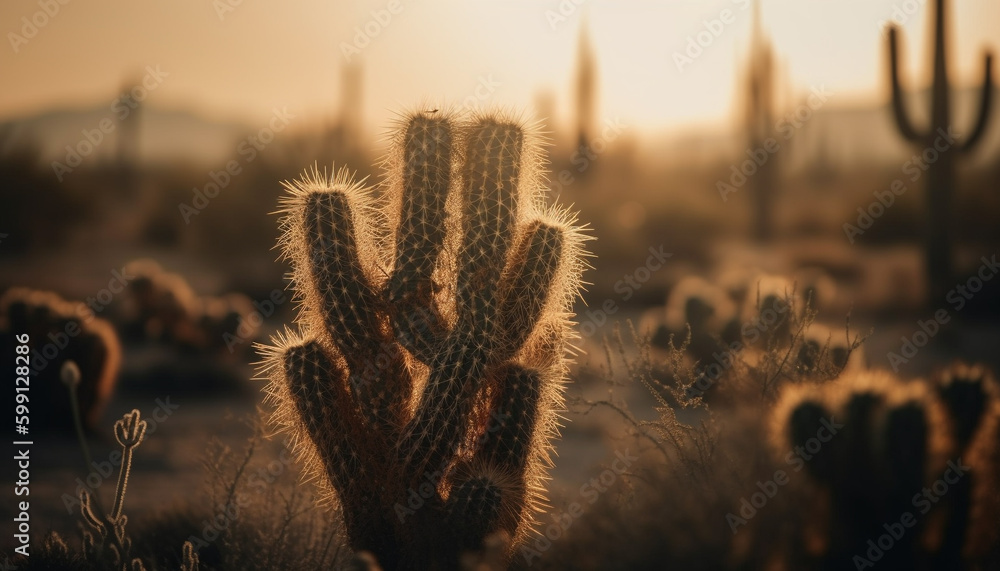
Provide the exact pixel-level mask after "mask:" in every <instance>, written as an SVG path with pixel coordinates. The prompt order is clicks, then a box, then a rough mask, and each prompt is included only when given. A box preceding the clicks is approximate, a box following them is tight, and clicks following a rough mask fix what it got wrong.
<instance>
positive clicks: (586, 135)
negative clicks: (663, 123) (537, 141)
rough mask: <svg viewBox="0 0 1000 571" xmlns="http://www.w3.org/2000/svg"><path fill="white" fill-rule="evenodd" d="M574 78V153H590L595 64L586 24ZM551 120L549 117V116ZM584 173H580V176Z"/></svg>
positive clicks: (592, 129)
mask: <svg viewBox="0 0 1000 571" xmlns="http://www.w3.org/2000/svg"><path fill="white" fill-rule="evenodd" d="M576 57H577V62H576V77H575V78H574V80H575V90H574V93H573V96H574V100H575V106H576V109H575V110H576V152H579V153H588V154H589V153H590V152H591V151H590V145H591V144H592V143H593V142H594V141H593V137H594V130H595V125H594V113H595V109H596V106H597V62H596V58H595V56H594V48H593V46H592V45H591V42H590V34H589V32H588V30H587V23H586V21H584V23H583V24H582V25H581V26H580V37H579V39H578V40H577V47H576ZM549 120H551V115H550V116H549ZM584 172H585V171H583V172H581V173H580V174H581V175H582V174H583V173H584Z"/></svg>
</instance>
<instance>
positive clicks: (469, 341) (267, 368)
mask: <svg viewBox="0 0 1000 571" xmlns="http://www.w3.org/2000/svg"><path fill="white" fill-rule="evenodd" d="M392 149H393V150H392V151H391V152H390V155H389V157H388V159H387V164H388V169H387V173H388V176H387V181H386V184H385V187H386V189H387V198H388V200H384V201H382V202H381V203H376V202H375V200H374V199H373V198H372V196H371V195H370V193H369V192H368V190H366V189H364V188H363V187H362V186H361V184H359V183H356V182H354V181H353V180H352V178H351V177H350V176H349V175H348V174H347V173H346V171H344V170H343V169H341V170H340V171H339V172H336V173H331V174H330V175H327V174H326V173H325V172H324V173H323V174H320V173H319V172H318V171H317V169H316V168H315V167H314V168H313V169H312V170H311V171H310V172H306V173H305V174H304V175H303V177H302V178H301V179H299V180H296V181H294V182H291V183H286V184H285V186H286V188H287V189H288V190H289V191H290V195H289V196H288V197H287V198H286V199H285V202H284V209H283V213H284V218H283V221H282V229H283V237H282V241H281V245H282V247H283V251H284V255H285V257H286V258H287V259H289V260H290V261H291V262H292V265H293V274H292V277H293V286H294V288H295V290H296V293H297V296H298V297H299V299H300V300H301V301H302V306H301V309H300V312H299V315H298V323H299V331H298V332H296V333H292V332H286V333H284V334H282V335H279V336H278V337H276V338H275V339H274V346H273V347H267V348H264V350H263V357H264V359H263V362H262V374H264V375H265V376H267V377H268V378H269V379H270V381H271V383H270V385H269V387H270V388H269V390H270V396H271V399H272V400H273V402H274V403H275V404H276V408H275V413H274V416H273V418H272V421H273V422H275V423H277V425H278V426H280V427H282V428H284V429H285V430H288V431H289V432H290V433H291V434H292V435H293V436H294V437H295V440H296V442H297V445H296V447H295V450H296V452H297V453H298V455H299V457H300V458H301V459H302V460H303V461H304V463H305V464H306V466H307V467H308V468H310V469H311V470H312V473H313V474H314V475H315V476H316V479H317V480H318V481H319V482H320V483H321V485H322V486H323V487H324V488H325V489H326V490H327V491H328V492H329V497H330V498H331V499H333V498H334V497H335V498H336V500H337V501H338V503H339V506H340V509H341V512H342V514H343V518H344V521H345V525H346V530H347V535H348V539H349V541H350V543H351V546H352V547H353V548H354V549H355V550H358V551H368V552H371V553H373V554H374V555H375V556H376V557H377V558H378V561H379V564H381V565H382V566H383V567H385V568H386V569H429V568H455V567H456V566H457V565H458V560H459V555H460V554H461V553H462V552H463V551H469V550H477V549H480V548H481V547H482V545H483V542H484V539H485V538H486V537H487V536H492V535H494V534H497V533H506V534H508V535H509V536H511V537H514V538H516V539H523V538H524V537H525V536H526V534H527V533H528V532H529V531H530V529H531V525H532V522H533V518H532V512H533V511H534V510H537V508H538V506H539V505H540V502H541V500H542V493H543V485H542V484H543V480H544V478H545V469H546V467H547V466H548V465H549V451H550V445H549V442H550V439H551V438H552V437H553V436H554V435H555V433H556V411H557V410H558V409H559V407H560V406H561V396H560V395H561V384H562V381H563V377H564V375H565V359H564V351H565V347H566V342H567V340H568V339H569V338H570V337H571V333H570V329H569V328H570V325H571V322H570V320H569V319H570V316H571V314H570V304H571V302H572V300H573V299H574V298H575V296H576V295H577V290H578V287H579V283H580V282H579V279H580V273H581V272H582V269H583V267H584V263H583V261H582V260H583V258H582V255H583V250H582V243H583V240H584V235H583V234H582V233H581V228H580V227H576V226H574V219H573V217H572V216H570V215H569V214H567V213H565V212H563V211H561V210H558V209H555V208H551V207H545V206H543V202H542V200H541V195H540V192H539V191H538V188H539V183H540V181H541V178H540V175H541V173H540V172H539V167H538V164H537V163H538V162H539V159H538V157H539V149H538V139H537V137H535V136H533V134H532V133H531V132H530V131H529V130H527V129H526V128H525V127H523V126H522V125H521V124H520V122H519V121H517V120H515V119H512V118H510V117H507V116H503V115H500V114H483V115H478V116H476V117H474V118H472V119H471V120H467V121H463V120H461V119H460V118H458V117H456V116H455V115H453V114H451V113H450V112H439V111H434V112H430V111H428V112H415V113H412V114H410V115H409V116H408V117H407V118H406V119H405V121H404V122H403V125H402V127H401V129H400V130H399V132H398V133H397V135H396V137H395V139H394V141H393V146H392ZM380 246H392V250H393V252H392V253H386V252H385V251H384V250H385V249H388V248H380ZM383 268H388V269H383ZM515 543H516V541H515ZM512 545H513V544H512Z"/></svg>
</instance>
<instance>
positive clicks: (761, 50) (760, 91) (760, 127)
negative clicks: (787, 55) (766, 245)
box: [743, 2, 778, 242]
mask: <svg viewBox="0 0 1000 571" xmlns="http://www.w3.org/2000/svg"><path fill="white" fill-rule="evenodd" d="M749 52H750V55H749V59H748V61H747V70H746V77H745V78H744V81H745V84H744V87H745V89H746V92H745V105H746V107H745V108H744V116H743V121H744V128H745V134H746V142H747V148H748V149H752V150H758V149H763V148H764V147H765V142H766V141H767V140H768V138H770V137H772V136H773V135H774V114H775V89H774V83H775V72H776V71H777V70H776V62H775V56H774V48H773V46H772V45H771V41H770V40H769V39H768V38H767V36H766V35H765V34H764V30H763V26H762V25H761V16H760V2H755V3H754V6H753V35H752V36H751V39H750V47H749ZM748 178H749V179H750V180H749V185H750V192H751V193H752V197H751V200H753V236H754V239H755V240H758V241H760V242H766V241H768V240H770V239H771V238H772V237H773V236H774V203H775V195H776V189H775V186H776V185H777V183H778V180H777V179H778V172H777V161H776V157H775V156H773V155H772V156H769V157H767V158H766V160H765V162H764V163H763V164H761V165H760V166H759V168H758V170H757V172H756V174H754V175H753V176H751V177H748Z"/></svg>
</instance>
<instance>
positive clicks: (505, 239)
mask: <svg viewBox="0 0 1000 571" xmlns="http://www.w3.org/2000/svg"><path fill="white" fill-rule="evenodd" d="M523 145H524V131H523V130H522V129H521V127H520V126H518V125H514V124H510V123H503V122H499V121H497V120H494V119H483V120H481V121H479V122H477V123H476V124H475V125H473V126H472V127H471V128H470V129H469V133H468V142H467V146H468V147H467V151H466V153H467V154H466V158H465V164H464V165H463V168H462V174H463V180H462V184H463V186H464V189H463V190H464V196H463V205H462V210H463V215H464V218H465V220H464V221H463V243H462V247H461V250H460V252H459V272H458V284H457V285H458V291H457V303H458V311H459V327H466V328H472V329H474V330H476V331H477V332H479V333H480V334H481V335H482V336H483V338H484V339H486V338H489V337H491V336H492V335H493V333H494V332H495V331H496V328H497V313H498V311H499V302H498V299H497V295H496V284H497V282H498V281H499V280H500V276H501V272H502V271H503V268H504V265H505V261H506V258H507V251H508V249H509V248H510V246H511V243H512V242H513V237H514V229H515V224H514V223H515V220H516V217H517V213H518V189H517V187H518V184H519V182H520V178H521V153H522V150H523Z"/></svg>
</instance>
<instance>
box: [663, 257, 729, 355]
mask: <svg viewBox="0 0 1000 571" xmlns="http://www.w3.org/2000/svg"><path fill="white" fill-rule="evenodd" d="M664 325H665V330H666V331H665V332H666V333H667V334H668V335H673V337H674V343H675V345H680V344H681V342H682V341H683V340H684V339H685V338H686V337H687V336H688V333H689V331H690V336H691V339H690V343H689V344H688V347H687V351H688V353H690V355H691V357H692V358H693V359H694V360H695V361H698V362H702V363H707V362H710V361H711V360H712V358H713V357H712V355H713V354H714V353H717V352H719V351H724V350H725V349H726V346H727V345H728V344H729V343H732V342H734V341H738V340H739V323H738V322H737V320H736V306H735V304H734V303H733V302H732V301H731V300H730V299H729V297H728V296H727V295H726V293H725V292H724V291H723V290H722V289H721V288H719V287H718V286H716V285H714V284H713V283H711V282H709V281H707V280H705V279H703V278H700V277H696V276H687V277H685V278H683V279H681V280H680V281H678V282H677V284H676V285H675V286H674V287H673V289H671V290H670V295H669V297H668V298H667V305H666V311H665V317H664ZM660 337H661V340H662V341H666V340H667V339H664V336H663V335H662V334H661V336H660ZM666 345H667V344H665V345H664V346H666Z"/></svg>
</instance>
